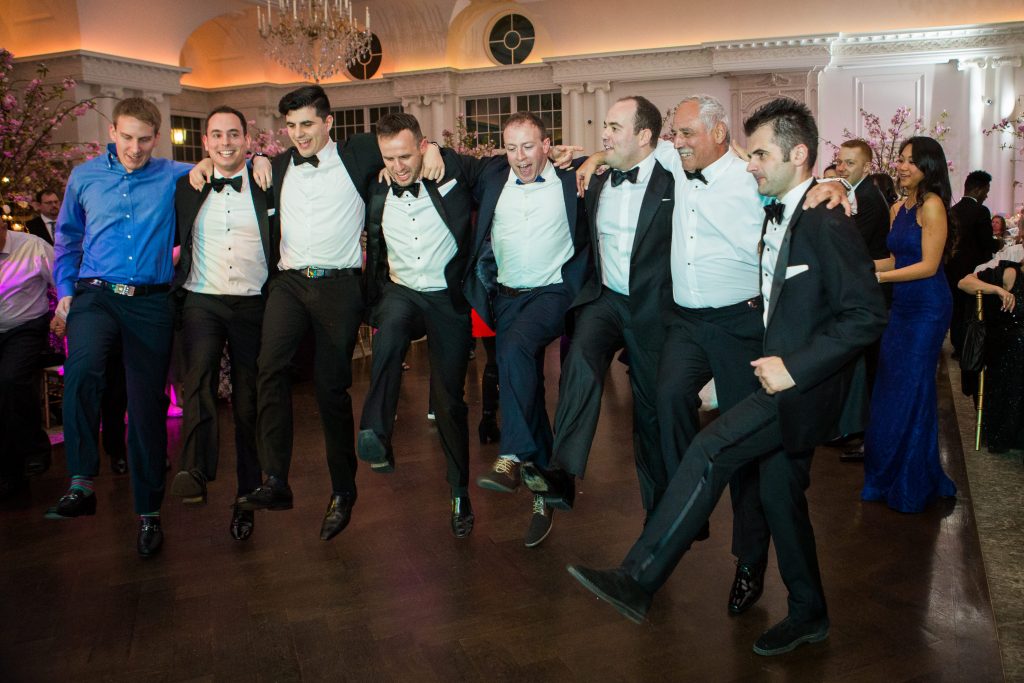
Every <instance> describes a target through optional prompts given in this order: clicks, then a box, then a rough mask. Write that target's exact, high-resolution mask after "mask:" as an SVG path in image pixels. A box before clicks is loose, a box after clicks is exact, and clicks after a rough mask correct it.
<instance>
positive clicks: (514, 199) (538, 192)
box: [491, 161, 573, 289]
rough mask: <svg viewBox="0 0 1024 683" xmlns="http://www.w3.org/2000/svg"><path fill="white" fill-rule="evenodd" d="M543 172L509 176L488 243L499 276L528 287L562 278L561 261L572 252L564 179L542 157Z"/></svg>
mask: <svg viewBox="0 0 1024 683" xmlns="http://www.w3.org/2000/svg"><path fill="white" fill-rule="evenodd" d="M541 177H542V178H544V180H543V181H541V180H540V179H539V178H538V179H537V180H534V181H533V182H532V183H526V184H525V185H517V184H516V174H515V172H514V171H512V169H509V172H508V180H507V181H506V182H505V187H504V188H502V191H501V196H500V197H498V204H497V206H496V207H495V208H494V221H493V223H492V224H491V246H492V247H493V249H494V260H495V261H496V263H497V264H498V282H499V283H501V284H503V285H505V286H506V287H512V288H515V289H529V288H533V287H544V286H545V285H552V284H555V283H558V282H561V281H562V266H564V265H565V263H566V261H568V260H569V259H570V258H572V255H573V246H572V234H571V232H570V229H569V216H568V214H567V213H566V209H565V194H564V192H563V191H562V181H561V180H559V178H558V175H557V174H556V173H555V167H554V166H552V165H551V164H550V163H548V162H547V161H545V163H544V171H543V172H542V173H541Z"/></svg>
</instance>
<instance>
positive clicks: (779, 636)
mask: <svg viewBox="0 0 1024 683" xmlns="http://www.w3.org/2000/svg"><path fill="white" fill-rule="evenodd" d="M826 638H828V617H822V618H821V619H812V620H809V621H795V620H794V619H792V618H791V617H786V618H785V619H783V620H782V621H780V622H779V623H777V624H775V626H772V627H771V628H770V629H768V630H767V631H765V632H764V633H763V634H761V637H760V638H758V639H757V642H756V643H754V652H756V653H757V654H759V655H763V656H765V657H771V656H772V655H781V654H783V653H786V652H789V651H791V650H794V649H796V648H797V647H798V646H800V645H803V644H804V643H819V642H821V641H823V640H825V639H826Z"/></svg>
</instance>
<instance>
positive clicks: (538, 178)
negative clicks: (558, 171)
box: [516, 175, 544, 185]
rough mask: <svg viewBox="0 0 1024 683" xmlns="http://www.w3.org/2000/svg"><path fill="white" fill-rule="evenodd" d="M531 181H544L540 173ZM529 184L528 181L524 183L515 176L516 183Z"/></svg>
mask: <svg viewBox="0 0 1024 683" xmlns="http://www.w3.org/2000/svg"><path fill="white" fill-rule="evenodd" d="M533 182H535V183H543V182H544V176H542V175H539V176H537V177H536V178H534V179H533ZM529 184H530V183H524V182H523V181H522V180H520V179H519V178H516V185H529Z"/></svg>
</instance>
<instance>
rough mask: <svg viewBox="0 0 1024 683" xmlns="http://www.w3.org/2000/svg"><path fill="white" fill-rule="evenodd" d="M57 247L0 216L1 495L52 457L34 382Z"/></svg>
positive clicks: (46, 328) (43, 344)
mask: <svg viewBox="0 0 1024 683" xmlns="http://www.w3.org/2000/svg"><path fill="white" fill-rule="evenodd" d="M52 286H53V247H51V246H50V245H49V244H47V243H46V242H44V241H43V240H41V239H39V238H38V237H35V236H33V235H30V234H26V233H22V232H13V231H10V230H8V229H7V221H0V500H3V499H4V498H7V497H9V496H11V495H13V494H15V493H17V492H18V491H20V490H23V489H24V488H25V486H26V481H25V476H24V472H25V463H26V460H28V459H29V458H30V456H31V458H33V459H37V460H41V461H45V462H49V459H50V458H49V452H50V440H49V438H48V437H47V436H46V432H44V431H43V422H42V412H41V411H40V405H39V401H38V400H36V394H37V392H36V391H35V389H34V387H35V383H36V381H37V375H38V372H39V359H40V356H41V355H42V354H43V353H44V352H45V351H46V349H47V333H48V331H49V325H50V323H49V318H50V307H49V302H48V300H47V298H46V290H47V288H48V287H52Z"/></svg>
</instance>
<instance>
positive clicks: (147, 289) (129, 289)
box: [78, 278, 171, 296]
mask: <svg viewBox="0 0 1024 683" xmlns="http://www.w3.org/2000/svg"><path fill="white" fill-rule="evenodd" d="M78 286H79V287H85V288H88V289H108V290H110V291H111V292H113V293H114V294H120V295H121V296H147V295H149V294H161V293H163V292H169V291H170V289H171V286H170V285H169V284H163V285H125V284H120V283H117V282H107V281H106V280H100V279H99V278H91V279H88V280H79V281H78Z"/></svg>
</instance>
